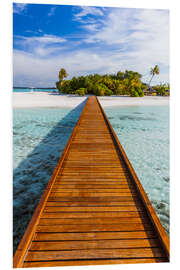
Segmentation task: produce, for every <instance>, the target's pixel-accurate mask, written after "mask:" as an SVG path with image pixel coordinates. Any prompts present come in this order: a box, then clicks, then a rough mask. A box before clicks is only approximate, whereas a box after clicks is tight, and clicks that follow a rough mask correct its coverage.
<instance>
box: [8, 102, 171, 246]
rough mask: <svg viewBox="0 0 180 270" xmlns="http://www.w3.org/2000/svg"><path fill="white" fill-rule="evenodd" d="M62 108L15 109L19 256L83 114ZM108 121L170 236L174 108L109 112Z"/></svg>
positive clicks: (78, 108) (128, 108)
mask: <svg viewBox="0 0 180 270" xmlns="http://www.w3.org/2000/svg"><path fill="white" fill-rule="evenodd" d="M83 106H84V103H83V104H81V105H79V106H78V107H76V108H75V109H74V110H71V109H67V108H63V109H57V108H45V109H44V108H33V109H15V110H14V115H13V134H14V136H13V141H14V144H13V156H14V164H13V165H14V192H13V211H14V213H13V217H14V250H15V249H16V247H17V245H18V243H19V241H20V239H21V238H22V236H23V234H24V232H25V229H26V227H27V225H28V223H29V221H30V219H31V217H32V214H33V212H34V210H35V208H36V206H37V204H38V202H39V199H40V197H41V195H42V193H43V191H44V188H45V186H46V184H47V183H48V181H49V179H50V176H51V174H52V172H53V169H54V167H55V166H56V164H57V161H58V159H59V157H60V155H61V153H62V151H63V149H64V147H65V145H66V143H67V141H68V139H69V137H70V135H71V133H72V130H73V128H74V126H75V124H76V122H77V120H78V118H79V116H80V114H81V111H82V108H83ZM105 112H106V113H107V115H108V117H109V120H110V121H111V124H112V126H113V128H114V129H115V131H116V134H117V136H118V137H119V139H120V142H121V144H122V145H123V147H124V149H125V151H126V153H127V155H128V158H129V159H130V161H131V163H132V165H133V167H134V168H135V170H136V173H137V175H138V177H139V178H140V180H141V182H142V184H143V186H144V188H145V190H146V192H147V193H148V195H149V197H150V199H151V201H152V203H153V205H154V206H155V209H156V210H157V213H158V215H159V217H160V219H161V221H162V224H163V226H164V227H165V228H166V230H167V231H168V230H169V108H168V107H121V108H117V107H116V108H108V109H107V108H106V109H105Z"/></svg>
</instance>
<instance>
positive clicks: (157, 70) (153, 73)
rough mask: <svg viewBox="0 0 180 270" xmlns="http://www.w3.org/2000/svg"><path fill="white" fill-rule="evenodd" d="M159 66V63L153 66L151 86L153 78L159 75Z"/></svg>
mask: <svg viewBox="0 0 180 270" xmlns="http://www.w3.org/2000/svg"><path fill="white" fill-rule="evenodd" d="M159 72H160V71H159V67H158V65H155V67H154V68H151V71H150V74H151V75H152V76H151V79H150V81H149V87H150V83H151V81H152V78H153V77H154V76H155V75H159Z"/></svg>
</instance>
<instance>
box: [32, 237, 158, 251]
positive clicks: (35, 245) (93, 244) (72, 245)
mask: <svg viewBox="0 0 180 270" xmlns="http://www.w3.org/2000/svg"><path fill="white" fill-rule="evenodd" d="M158 246H159V242H158V241H157V239H128V240H127V239H126V240H124V239H121V241H120V240H91V241H88V240H86V241H59V242H57V241H54V242H53V241H48V243H47V242H32V245H31V248H30V250H31V251H35V250H36V251H43V250H46V251H49V250H58V251H59V250H78V249H107V248H108V249H112V248H147V247H158Z"/></svg>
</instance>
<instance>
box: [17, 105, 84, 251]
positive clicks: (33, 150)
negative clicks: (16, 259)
mask: <svg viewBox="0 0 180 270" xmlns="http://www.w3.org/2000/svg"><path fill="white" fill-rule="evenodd" d="M81 110H82V106H80V107H79V108H78V109H77V110H76V109H75V110H73V111H71V110H70V109H49V108H46V109H15V110H14V119H13V125H14V127H13V131H14V137H13V167H14V173H13V176H14V179H13V186H14V188H13V221H14V222H13V239H14V241H13V248H14V251H15V249H16V248H17V245H18V243H19V241H20V239H21V238H22V236H23V234H24V232H25V229H26V227H27V225H28V223H29V221H30V219H31V217H32V214H33V212H34V210H35V208H36V206H37V204H38V202H39V200H40V198H41V195H42V193H43V191H44V189H45V187H46V185H47V183H48V181H49V179H50V177H51V174H52V172H53V170H54V167H55V166H56V164H57V161H58V159H59V157H60V155H61V153H62V151H63V149H64V147H65V145H66V143H67V141H68V139H69V137H70V135H71V133H72V130H73V128H74V126H75V124H76V121H77V119H78V118H79V115H80V113H81Z"/></svg>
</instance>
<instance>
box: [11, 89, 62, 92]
mask: <svg viewBox="0 0 180 270" xmlns="http://www.w3.org/2000/svg"><path fill="white" fill-rule="evenodd" d="M13 92H15V93H23V92H25V93H26V92H58V90H57V89H40V88H13Z"/></svg>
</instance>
